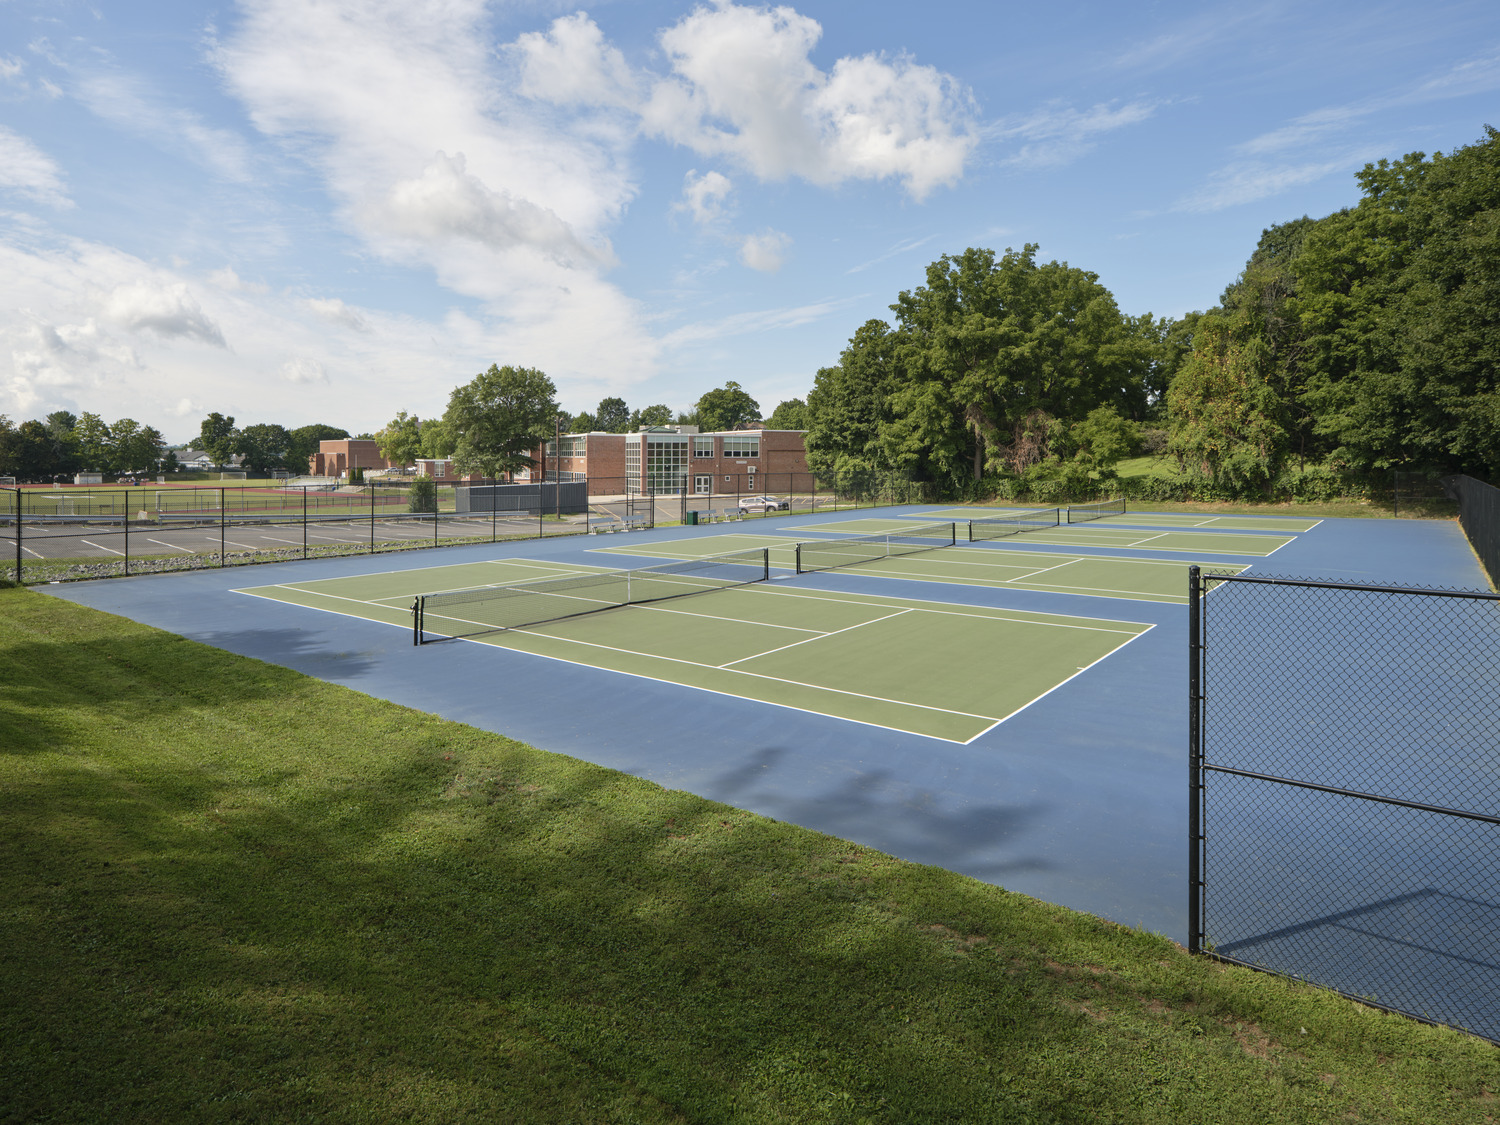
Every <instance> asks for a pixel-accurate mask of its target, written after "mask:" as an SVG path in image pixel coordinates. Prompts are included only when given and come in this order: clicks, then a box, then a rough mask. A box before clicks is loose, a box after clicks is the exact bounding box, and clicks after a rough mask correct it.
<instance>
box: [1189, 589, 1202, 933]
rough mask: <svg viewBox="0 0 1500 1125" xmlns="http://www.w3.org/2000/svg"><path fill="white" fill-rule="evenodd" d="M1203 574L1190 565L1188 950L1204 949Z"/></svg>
mask: <svg viewBox="0 0 1500 1125" xmlns="http://www.w3.org/2000/svg"><path fill="white" fill-rule="evenodd" d="M1202 606H1203V579H1202V573H1201V571H1200V570H1199V568H1198V567H1196V566H1190V567H1188V952H1189V953H1202V952H1203V633H1202V621H1201V616H1200V615H1201V611H1202Z"/></svg>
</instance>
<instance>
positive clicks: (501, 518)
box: [0, 472, 932, 583]
mask: <svg viewBox="0 0 1500 1125" xmlns="http://www.w3.org/2000/svg"><path fill="white" fill-rule="evenodd" d="M698 476H701V474H699V475H698ZM561 477H562V479H561V480H553V479H549V480H536V481H520V482H512V481H464V482H451V481H429V480H426V479H425V478H420V477H418V478H412V477H401V478H394V479H385V480H369V481H367V482H365V483H362V484H352V485H351V484H341V483H339V482H337V481H326V482H322V483H316V484H307V483H292V482H289V481H279V480H274V479H272V480H266V481H247V482H246V484H245V486H244V487H222V486H194V485H180V486H176V487H164V486H163V485H161V484H146V485H132V486H125V485H117V486H104V485H96V486H92V487H81V488H80V487H17V488H11V489H5V490H0V576H5V575H6V573H7V571H8V572H9V574H10V575H11V576H13V577H14V578H15V580H16V581H19V582H24V583H34V582H42V581H48V580H52V581H61V580H70V579H83V578H107V577H116V576H124V575H130V574H140V573H147V572H161V571H182V570H197V569H202V568H204V567H222V566H236V565H241V564H246V563H257V562H279V561H284V560H287V559H298V558H313V557H320V556H327V555H350V554H378V553H383V552H389V551H400V550H410V549H413V548H420V547H441V546H458V545H463V544H473V543H494V542H503V541H512V540H522V539H537V538H542V537H553V536H559V535H584V534H589V533H598V534H604V533H611V532H625V531H640V530H649V529H651V528H653V527H660V526H663V525H675V524H678V523H682V524H690V523H691V524H698V523H705V522H721V521H744V520H757V519H766V518H774V517H777V516H787V515H807V514H808V513H812V512H838V511H849V510H853V509H861V508H871V507H879V506H885V505H891V504H908V503H921V502H925V501H930V500H931V499H932V493H931V486H930V485H925V484H922V483H920V482H914V481H910V480H907V479H906V478H904V477H902V476H900V475H898V474H891V473H874V472H871V473H848V474H827V475H825V474H815V473H758V474H757V473H753V472H745V473H738V474H722V473H721V474H714V475H713V478H712V480H711V481H708V482H705V481H702V480H699V479H697V477H696V476H695V475H694V474H684V475H682V476H681V477H680V478H679V479H677V480H676V481H675V482H674V481H669V482H668V484H669V485H670V486H671V487H669V488H666V489H664V490H662V491H658V492H656V493H647V492H644V491H643V490H642V489H641V482H640V481H639V480H637V479H632V478H626V477H623V476H621V477H588V478H584V477H581V476H579V475H577V474H573V473H563V474H561ZM698 488H702V489H703V490H704V491H701V492H700V491H695V489H698Z"/></svg>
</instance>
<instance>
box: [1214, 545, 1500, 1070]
mask: <svg viewBox="0 0 1500 1125" xmlns="http://www.w3.org/2000/svg"><path fill="white" fill-rule="evenodd" d="M1189 602H1190V606H1189V614H1190V616H1189V669H1190V671H1189V685H1188V692H1189V714H1190V719H1189V727H1190V732H1189V733H1190V737H1189V744H1190V751H1189V758H1190V766H1189V791H1190V803H1189V830H1188V831H1189V876H1188V882H1189V947H1190V948H1191V950H1192V951H1193V952H1194V953H1203V954H1209V955H1212V956H1214V957H1216V958H1218V959H1220V960H1223V961H1227V962H1232V963H1235V964H1239V965H1246V966H1249V967H1252V968H1256V969H1262V970H1266V971H1269V972H1273V973H1277V974H1280V975H1283V976H1288V977H1294V978H1297V979H1300V980H1305V981H1309V982H1311V983H1314V984H1318V985H1322V986H1324V987H1327V988H1330V989H1333V990H1335V991H1338V992H1341V993H1343V994H1345V995H1347V996H1350V997H1352V998H1354V999H1356V1000H1360V1001H1361V1002H1363V1003H1366V1004H1370V1005H1373V1006H1375V1007H1378V1008H1382V1009H1385V1010H1387V1011H1391V1012H1397V1013H1400V1014H1402V1015H1406V1016H1410V1017H1414V1018H1416V1019H1420V1020H1424V1021H1427V1022H1431V1023H1438V1024H1446V1025H1449V1026H1453V1027H1457V1028H1461V1029H1463V1030H1466V1031H1468V1032H1471V1033H1472V1034H1475V1035H1478V1036H1481V1037H1483V1038H1485V1039H1489V1040H1491V1041H1493V1042H1497V1043H1500V768H1497V765H1496V761H1497V759H1496V751H1497V747H1500V708H1497V707H1496V706H1495V700H1496V699H1500V595H1496V594H1493V593H1487V592H1478V591H1474V592H1469V591H1455V590H1437V589H1426V588H1419V587H1405V586H1377V585H1361V584H1352V583H1339V582H1323V581H1315V580H1309V579H1292V578H1275V577H1269V576H1266V575H1249V574H1222V573H1207V572H1200V570H1199V568H1197V567H1192V568H1190V577H1189Z"/></svg>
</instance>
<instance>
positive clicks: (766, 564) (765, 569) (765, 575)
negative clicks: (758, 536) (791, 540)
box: [760, 547, 771, 582]
mask: <svg viewBox="0 0 1500 1125" xmlns="http://www.w3.org/2000/svg"><path fill="white" fill-rule="evenodd" d="M761 550H762V551H764V552H765V558H764V561H763V564H762V566H761V578H760V580H761V581H762V582H769V581H771V548H769V547H762V548H761Z"/></svg>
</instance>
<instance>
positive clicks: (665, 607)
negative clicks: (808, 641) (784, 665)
mask: <svg viewBox="0 0 1500 1125" xmlns="http://www.w3.org/2000/svg"><path fill="white" fill-rule="evenodd" d="M725 588H726V589H733V587H725ZM622 608H624V607H622ZM629 608H631V609H649V610H652V611H654V612H656V613H676V614H680V615H681V616H683V617H702V618H706V619H707V620H709V621H737V622H739V623H740V624H743V625H759V626H760V627H761V628H763V629H790V630H791V631H792V632H794V633H817V634H818V635H819V636H824V635H826V634H824V633H823V631H822V630H821V629H804V628H802V627H801V626H799V625H777V624H775V623H773V622H770V621H747V620H745V619H744V618H740V617H725V616H723V615H722V614H718V613H694V612H693V611H692V610H690V609H678V608H677V606H676V605H675V604H672V605H669V604H667V603H666V602H636V603H635V604H633V605H631V606H630V607H629Z"/></svg>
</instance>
